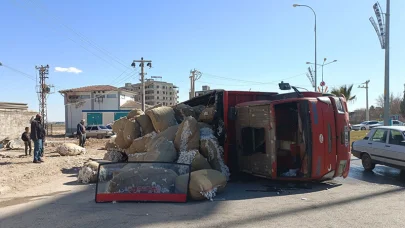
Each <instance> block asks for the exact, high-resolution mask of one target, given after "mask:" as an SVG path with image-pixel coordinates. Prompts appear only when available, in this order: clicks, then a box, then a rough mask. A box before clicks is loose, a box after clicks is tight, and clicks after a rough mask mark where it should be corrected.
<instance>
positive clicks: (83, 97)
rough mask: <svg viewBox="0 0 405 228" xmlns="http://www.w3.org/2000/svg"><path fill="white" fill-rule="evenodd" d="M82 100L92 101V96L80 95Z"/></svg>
mask: <svg viewBox="0 0 405 228" xmlns="http://www.w3.org/2000/svg"><path fill="white" fill-rule="evenodd" d="M80 99H90V95H80Z"/></svg>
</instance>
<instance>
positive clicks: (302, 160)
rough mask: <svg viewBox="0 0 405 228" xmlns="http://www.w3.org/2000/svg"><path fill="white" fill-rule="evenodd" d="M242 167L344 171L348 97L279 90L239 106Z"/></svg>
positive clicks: (281, 172) (282, 175)
mask: <svg viewBox="0 0 405 228" xmlns="http://www.w3.org/2000/svg"><path fill="white" fill-rule="evenodd" d="M236 141H237V142H236V143H237V152H236V156H237V160H238V168H239V171H242V172H246V173H250V174H253V175H256V176H262V177H265V178H271V179H291V178H293V179H297V180H326V179H332V178H334V177H338V176H342V177H346V176H347V175H348V171H349V165H350V145H349V116H348V112H347V105H346V100H345V98H344V97H336V96H331V95H325V96H323V95H322V94H321V93H316V92H303V93H299V95H297V93H287V94H278V95H274V96H272V97H271V98H270V99H269V100H265V101H253V102H246V103H241V104H238V105H237V106H236Z"/></svg>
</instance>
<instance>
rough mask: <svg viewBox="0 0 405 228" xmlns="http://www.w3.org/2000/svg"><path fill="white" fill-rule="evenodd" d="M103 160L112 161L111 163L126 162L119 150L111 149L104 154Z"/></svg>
mask: <svg viewBox="0 0 405 228" xmlns="http://www.w3.org/2000/svg"><path fill="white" fill-rule="evenodd" d="M103 159H104V160H108V161H112V162H123V161H125V160H126V158H125V156H124V153H123V152H121V151H119V150H115V149H111V150H108V151H107V152H106V153H105V154H104V158H103Z"/></svg>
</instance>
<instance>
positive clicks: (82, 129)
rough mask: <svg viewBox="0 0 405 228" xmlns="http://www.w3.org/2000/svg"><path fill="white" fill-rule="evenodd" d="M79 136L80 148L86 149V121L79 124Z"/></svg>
mask: <svg viewBox="0 0 405 228" xmlns="http://www.w3.org/2000/svg"><path fill="white" fill-rule="evenodd" d="M77 136H78V137H79V146H81V147H83V148H84V144H85V143H86V127H84V120H81V121H80V123H78V124H77Z"/></svg>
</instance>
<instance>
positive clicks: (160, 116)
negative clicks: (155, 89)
mask: <svg viewBox="0 0 405 228" xmlns="http://www.w3.org/2000/svg"><path fill="white" fill-rule="evenodd" d="M146 115H148V116H149V117H150V119H151V120H152V123H153V127H154V128H155V131H156V132H158V133H160V132H162V131H164V130H166V129H167V128H168V127H171V126H174V125H176V124H177V121H176V119H175V117H174V111H173V109H172V108H171V107H159V108H154V109H151V110H147V111H146Z"/></svg>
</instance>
